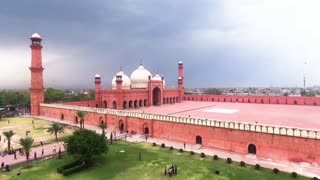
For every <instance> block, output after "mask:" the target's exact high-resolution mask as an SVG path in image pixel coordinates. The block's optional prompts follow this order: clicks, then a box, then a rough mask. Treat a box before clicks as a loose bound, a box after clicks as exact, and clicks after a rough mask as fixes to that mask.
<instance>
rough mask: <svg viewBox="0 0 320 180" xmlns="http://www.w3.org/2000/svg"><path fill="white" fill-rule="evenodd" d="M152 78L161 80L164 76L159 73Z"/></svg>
mask: <svg viewBox="0 0 320 180" xmlns="http://www.w3.org/2000/svg"><path fill="white" fill-rule="evenodd" d="M152 80H154V81H161V80H162V77H161V76H160V75H159V74H158V73H157V74H156V75H155V76H154V77H153V78H152Z"/></svg>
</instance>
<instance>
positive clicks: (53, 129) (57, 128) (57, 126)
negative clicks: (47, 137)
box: [47, 122, 64, 141]
mask: <svg viewBox="0 0 320 180" xmlns="http://www.w3.org/2000/svg"><path fill="white" fill-rule="evenodd" d="M47 132H50V133H51V135H52V134H54V135H55V136H56V141H58V133H64V126H63V125H62V124H61V123H58V122H52V124H51V126H50V127H49V128H48V130H47Z"/></svg>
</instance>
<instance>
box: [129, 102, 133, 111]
mask: <svg viewBox="0 0 320 180" xmlns="http://www.w3.org/2000/svg"><path fill="white" fill-rule="evenodd" d="M132 107H133V105H132V101H131V100H130V101H129V109H131V108H132Z"/></svg>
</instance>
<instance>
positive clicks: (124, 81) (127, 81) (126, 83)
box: [112, 71, 131, 89]
mask: <svg viewBox="0 0 320 180" xmlns="http://www.w3.org/2000/svg"><path fill="white" fill-rule="evenodd" d="M117 76H122V89H130V87H131V81H130V78H129V77H128V76H127V75H125V74H124V72H123V71H119V72H118V73H117V74H116V75H115V76H114V77H113V78H112V89H117V83H116V78H117Z"/></svg>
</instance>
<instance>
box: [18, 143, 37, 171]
mask: <svg viewBox="0 0 320 180" xmlns="http://www.w3.org/2000/svg"><path fill="white" fill-rule="evenodd" d="M33 141H34V139H33V138H31V137H26V138H24V139H23V138H21V139H20V145H21V146H22V148H23V150H24V152H25V153H26V159H27V167H29V155H30V151H31V147H32V144H33Z"/></svg>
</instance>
